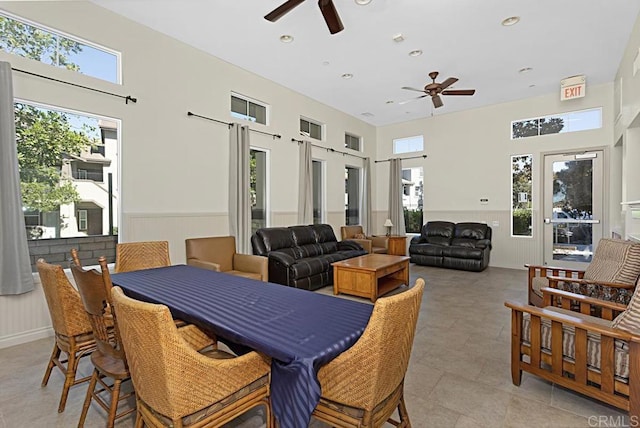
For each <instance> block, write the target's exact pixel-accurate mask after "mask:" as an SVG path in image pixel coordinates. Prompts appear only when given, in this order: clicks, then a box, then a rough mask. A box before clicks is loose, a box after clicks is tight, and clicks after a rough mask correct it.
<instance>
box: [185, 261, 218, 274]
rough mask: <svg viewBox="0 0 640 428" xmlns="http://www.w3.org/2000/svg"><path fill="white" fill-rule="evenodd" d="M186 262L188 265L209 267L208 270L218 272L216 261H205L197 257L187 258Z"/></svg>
mask: <svg viewBox="0 0 640 428" xmlns="http://www.w3.org/2000/svg"><path fill="white" fill-rule="evenodd" d="M187 264H188V265H189V266H195V267H199V268H202V269H209V270H214V271H216V272H220V265H219V264H218V263H213V262H205V261H204V260H199V259H189V260H187Z"/></svg>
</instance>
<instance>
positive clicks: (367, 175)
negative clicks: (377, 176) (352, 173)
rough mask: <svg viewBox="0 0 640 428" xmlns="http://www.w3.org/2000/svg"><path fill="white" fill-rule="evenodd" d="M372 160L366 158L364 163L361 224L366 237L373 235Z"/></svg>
mask: <svg viewBox="0 0 640 428" xmlns="http://www.w3.org/2000/svg"><path fill="white" fill-rule="evenodd" d="M371 220H372V219H371V160H370V159H369V158H365V159H364V161H363V163H362V212H361V214H360V224H361V225H362V230H363V232H364V234H365V235H367V236H369V235H370V234H371V233H373V229H372V228H371Z"/></svg>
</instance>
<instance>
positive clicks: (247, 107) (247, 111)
mask: <svg viewBox="0 0 640 428" xmlns="http://www.w3.org/2000/svg"><path fill="white" fill-rule="evenodd" d="M267 107H268V106H267V105H266V104H262V103H260V102H258V101H256V100H252V99H250V98H247V97H244V96H242V95H238V94H233V93H232V94H231V116H233V117H237V118H238V119H244V120H249V121H251V122H257V123H261V124H263V125H266V124H267Z"/></svg>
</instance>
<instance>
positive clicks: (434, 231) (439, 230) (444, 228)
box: [422, 221, 456, 245]
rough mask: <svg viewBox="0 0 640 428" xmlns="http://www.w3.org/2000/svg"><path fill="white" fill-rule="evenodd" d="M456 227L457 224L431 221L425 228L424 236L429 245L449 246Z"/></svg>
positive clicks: (423, 229)
mask: <svg viewBox="0 0 640 428" xmlns="http://www.w3.org/2000/svg"><path fill="white" fill-rule="evenodd" d="M455 227H456V225H455V223H451V222H449V221H430V222H428V223H427V224H425V225H424V226H423V228H422V236H424V237H425V239H426V241H427V242H428V243H429V244H436V245H449V243H450V242H451V238H453V231H454V229H455Z"/></svg>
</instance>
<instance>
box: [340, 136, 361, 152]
mask: <svg viewBox="0 0 640 428" xmlns="http://www.w3.org/2000/svg"><path fill="white" fill-rule="evenodd" d="M348 138H349V139H354V140H356V141H357V143H358V147H357V148H355V149H354V148H353V147H351V146H349V143H348V142H347V139H348ZM344 139H345V142H344V147H345V149H349V150H355V151H356V152H361V151H362V137H359V136H357V135H355V134H352V133H350V132H345V133H344Z"/></svg>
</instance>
